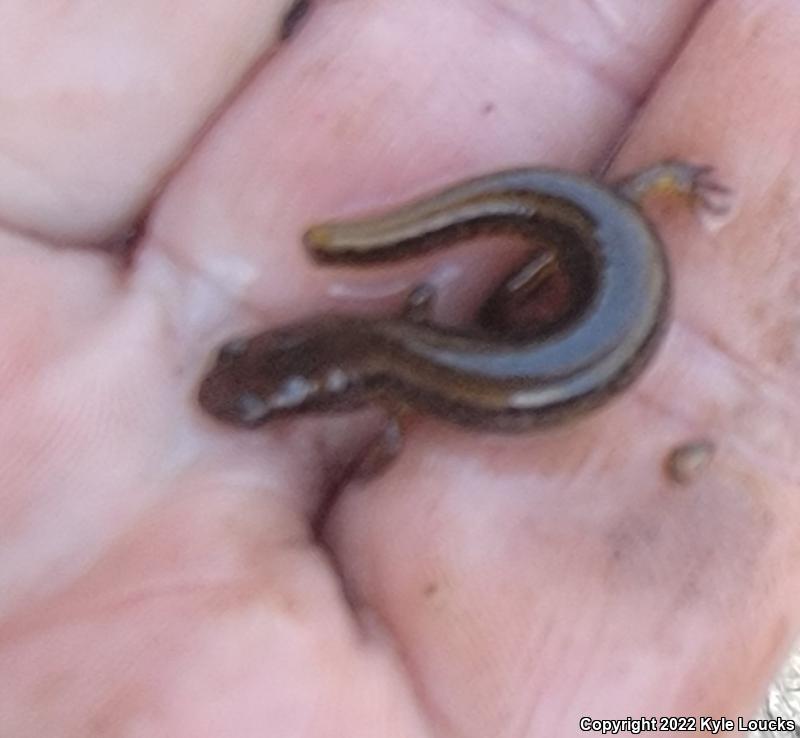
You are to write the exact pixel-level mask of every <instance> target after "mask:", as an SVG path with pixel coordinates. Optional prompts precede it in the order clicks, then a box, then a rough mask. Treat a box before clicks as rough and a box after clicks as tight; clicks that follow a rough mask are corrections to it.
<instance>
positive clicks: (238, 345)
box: [217, 338, 250, 364]
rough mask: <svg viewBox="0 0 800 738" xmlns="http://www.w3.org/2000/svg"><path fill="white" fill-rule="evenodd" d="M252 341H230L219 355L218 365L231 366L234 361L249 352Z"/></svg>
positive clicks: (243, 339)
mask: <svg viewBox="0 0 800 738" xmlns="http://www.w3.org/2000/svg"><path fill="white" fill-rule="evenodd" d="M249 345H250V341H248V340H247V339H246V338H236V339H234V340H233V341H228V343H226V344H225V345H224V346H223V347H222V348H221V349H220V350H219V353H218V354H217V363H219V364H230V363H231V362H232V361H233V360H234V359H237V358H239V357H240V356H242V355H243V354H244V352H245V351H247V347H248V346H249Z"/></svg>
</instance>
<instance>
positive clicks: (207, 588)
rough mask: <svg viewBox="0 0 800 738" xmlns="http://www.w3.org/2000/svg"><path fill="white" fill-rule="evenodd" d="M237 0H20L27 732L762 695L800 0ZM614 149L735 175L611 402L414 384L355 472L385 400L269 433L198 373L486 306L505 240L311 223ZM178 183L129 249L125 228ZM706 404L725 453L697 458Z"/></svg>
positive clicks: (248, 725) (506, 713)
mask: <svg viewBox="0 0 800 738" xmlns="http://www.w3.org/2000/svg"><path fill="white" fill-rule="evenodd" d="M198 7H199V6H198V5H197V4H196V3H191V4H190V3H188V2H181V1H178V2H174V3H169V4H164V3H161V2H156V1H155V0H149V1H145V2H135V3H134V2H117V3H111V4H107V5H106V4H97V3H84V4H81V3H60V2H51V3H36V4H32V3H28V2H25V0H14V1H13V2H7V3H5V5H4V7H3V11H2V15H3V27H4V36H5V37H7V40H6V41H4V44H3V50H2V52H0V58H1V59H2V61H1V62H0V109H2V111H3V114H2V116H1V117H0V154H1V155H0V166H2V169H3V174H2V177H0V192H2V198H1V199H0V208H1V210H0V224H2V235H0V244H2V246H1V247H0V248H2V251H1V252H0V253H2V257H3V259H4V268H3V269H2V272H0V279H1V280H2V281H3V287H2V291H0V294H3V295H4V296H5V298H6V300H7V305H6V309H5V310H3V311H2V316H1V317H0V331H2V336H3V343H4V346H5V350H4V352H3V354H2V359H0V378H1V379H2V387H3V391H2V393H0V403H2V410H0V444H2V446H1V448H2V453H0V505H2V510H1V512H0V593H2V595H1V596H0V683H2V684H3V688H2V689H0V736H14V738H29V737H30V738H33V737H34V736H35V737H36V738H39V737H40V736H44V735H49V736H59V738H73V737H76V738H77V737H78V736H80V738H90V737H92V736H126V737H131V736H170V738H181V737H182V736H187V737H189V736H191V737H192V738H198V737H202V736H216V737H220V736H236V738H248V737H249V736H259V737H260V736H264V735H270V736H272V735H274V736H281V737H282V738H294V737H297V736H303V737H304V738H323V737H324V738H327V737H328V736H350V737H351V738H357V737H358V736H365V737H366V736H370V737H372V736H386V737H387V738H391V737H392V736H403V737H404V738H412V737H413V736H453V737H456V736H457V737H459V738H461V737H465V738H466V737H471V736H476V737H477V736H480V737H481V738H483V737H485V736H514V737H515V738H517V737H521V736H573V735H578V734H579V730H578V723H577V721H578V719H579V717H580V716H583V715H587V716H593V717H597V718H622V717H625V716H628V715H632V716H639V715H667V716H669V715H685V714H693V715H714V716H721V715H726V716H730V717H735V716H737V715H749V714H750V713H751V712H752V711H753V709H754V708H755V707H756V705H757V704H758V702H759V700H760V698H761V695H762V693H763V689H764V688H765V686H766V683H767V681H768V680H769V678H770V677H771V675H772V674H773V671H774V670H775V669H776V668H777V667H778V666H779V664H780V661H781V659H782V658H783V657H784V656H785V654H786V652H787V649H788V648H789V646H790V645H791V642H792V639H793V638H794V636H795V635H796V633H797V626H798V620H799V617H798V616H800V597H799V596H798V593H800V587H799V586H798V577H800V566H798V563H799V562H800V536H798V527H799V525H800V500H799V499H798V481H800V461H799V460H800V453H798V451H800V448H799V444H798V442H797V441H796V440H795V439H796V438H798V436H799V435H800V412H799V408H798V405H797V400H796V397H797V391H798V386H797V376H798V372H797V369H798V366H800V341H798V336H800V329H799V327H798V326H799V325H800V320H799V319H798V316H800V310H799V309H798V307H797V306H798V305H799V304H800V236H798V234H800V222H799V221H798V216H797V213H798V212H800V209H798V207H797V201H798V198H800V189H799V188H798V184H797V182H798V181H799V180H800V178H798V176H797V174H796V172H798V171H800V139H798V137H797V133H796V132H797V130H798V128H800V108H798V102H797V101H798V99H800V98H798V96H797V94H796V73H795V71H794V70H796V69H797V68H798V63H800V59H799V58H798V54H800V47H798V45H797V43H796V39H797V37H798V34H800V8H798V6H797V4H796V3H793V2H790V1H789V0H783V1H782V2H781V1H778V0H775V1H771V0H765V1H764V2H760V3H752V2H749V0H726V1H725V2H717V3H708V2H700V1H699V0H696V1H693V2H690V1H689V0H675V1H674V2H670V3H640V2H638V1H637V0H627V1H626V0H618V1H617V2H612V0H602V1H600V0H595V1H594V2H589V1H588V0H586V1H584V2H578V1H577V0H573V1H570V0H567V1H566V2H565V0H541V2H534V0H528V1H527V2H523V0H500V1H498V2H487V1H485V0H483V1H481V0H461V1H460V2H457V1H456V0H445V1H444V2H438V3H435V4H431V3H429V2H417V1H416V0H403V1H402V2H390V1H389V0H385V1H384V0H377V1H376V2H359V1H358V0H339V1H335V0H328V1H326V0H318V2H317V3H316V4H315V6H314V8H313V12H312V13H311V14H310V16H309V17H308V18H307V19H306V22H305V23H304V25H303V26H302V27H301V28H300V29H299V30H298V33H297V35H296V36H295V37H294V38H292V39H291V41H290V42H288V43H287V44H283V45H280V44H276V43H275V38H276V34H277V29H278V27H279V23H280V18H281V16H282V14H283V13H284V12H285V4H284V3H278V2H266V3H265V2H254V1H253V0H235V1H234V2H230V0H225V1H224V2H223V1H222V0H216V1H215V2H210V3H204V4H203V5H202V7H203V9H202V11H200V10H198ZM167 8H168V9H167ZM623 140H624V145H621V146H620V142H621V141H623ZM617 147H619V148H617ZM611 152H615V157H614V160H613V164H612V166H611V171H612V172H614V173H617V174H622V173H627V172H630V171H633V170H635V169H636V168H637V167H639V166H641V165H644V164H649V163H652V162H654V161H656V160H658V159H663V158H666V157H681V158H686V159H690V160H693V161H698V162H701V163H710V164H713V165H714V166H715V167H716V170H717V178H718V179H719V180H720V181H722V182H724V183H725V184H727V185H728V186H730V187H731V188H732V189H733V190H734V193H735V195H734V199H733V203H732V208H731V210H730V212H729V213H728V215H727V216H725V217H724V218H717V219H709V218H706V217H702V216H701V217H694V216H692V215H691V214H690V213H687V212H686V211H685V210H682V209H680V208H669V207H668V206H666V207H665V206H661V204H660V203H656V204H655V205H656V206H657V207H655V208H652V209H651V212H652V214H653V215H654V217H655V218H656V219H657V222H658V224H659V228H660V230H661V233H662V234H663V236H664V239H665V242H666V244H667V249H668V253H669V256H670V259H671V263H672V265H673V272H674V280H675V304H674V320H673V322H672V324H671V327H670V331H669V334H668V336H667V340H666V342H665V344H664V346H663V347H662V349H661V350H660V352H659V353H658V355H657V357H656V360H655V362H654V363H653V366H652V367H651V368H650V369H649V370H648V371H647V373H646V374H645V376H644V377H643V378H642V380H641V381H640V382H638V383H637V384H636V386H635V387H634V388H633V389H632V390H630V391H628V392H626V393H625V394H624V395H623V396H622V397H621V398H620V399H619V400H617V401H616V402H614V403H613V404H612V405H610V406H608V407H607V408H605V409H603V410H602V411H600V412H598V413H596V414H594V415H592V416H590V417H588V418H586V419H583V420H580V421H579V422H574V423H571V424H569V425H567V426H564V427H561V428H558V429H555V430H552V431H548V432H544V433H535V434H530V435H524V436H516V437H505V436H504V437H499V436H492V435H489V434H476V433H467V432H463V431H460V430H458V429H456V428H451V427H448V426H446V425H444V424H442V423H439V422H435V421H432V420H429V419H425V418H415V419H413V421H412V424H411V427H410V429H409V432H408V435H407V438H406V444H405V447H404V449H403V451H402V454H401V455H400V457H399V458H398V460H397V461H396V463H395V464H394V465H393V466H392V467H391V468H390V469H389V470H387V472H386V473H385V474H383V475H382V476H380V477H377V478H374V479H371V480H369V481H367V482H363V483H353V484H347V485H342V480H343V479H344V478H345V474H346V470H347V466H348V463H349V461H350V460H352V459H353V458H354V457H356V456H357V455H358V454H359V452H360V451H361V450H362V448H363V446H364V444H365V443H366V442H367V441H368V440H369V438H370V437H371V435H372V434H373V433H374V432H375V431H376V430H377V428H378V427H379V420H380V419H379V418H378V417H376V414H374V413H367V414H361V415H358V416H352V417H339V418H322V419H310V420H304V421H302V422H296V423H288V422H284V423H281V424H278V425H276V426H275V427H271V428H268V429H265V430H263V431H261V432H246V431H237V430H235V429H231V428H227V427H222V426H219V425H217V424H215V423H214V422H212V421H211V420H210V419H208V418H207V417H205V416H204V415H203V414H202V413H201V412H199V410H198V408H197V407H196V406H195V404H194V399H193V392H194V391H195V388H196V384H197V381H198V379H199V377H200V375H201V374H202V372H203V369H204V368H205V366H206V362H207V360H208V357H209V355H210V352H211V351H212V349H213V348H214V347H215V346H217V345H218V344H219V343H220V342H221V341H223V340H225V339H227V338H228V337H229V336H231V335H232V334H236V333H242V332H246V331H250V330H254V329H259V328H261V327H265V326H267V325H276V324H279V323H281V322H284V321H286V320H289V319H292V318H294V317H298V316H300V315H307V314H310V313H312V312H314V311H319V310H331V309H335V310H342V311H344V310H359V311H364V312H380V311H389V310H393V309H396V307H397V305H398V300H399V296H400V295H401V293H402V292H403V291H404V290H405V289H406V288H407V287H408V285H411V284H414V283H415V282H418V281H420V280H421V279H422V278H423V277H425V276H428V277H431V275H432V279H433V281H434V282H436V283H437V284H439V286H440V287H441V288H442V293H443V294H442V298H441V300H440V301H439V302H438V304H437V311H438V312H437V316H438V318H437V319H442V320H450V319H458V317H459V316H462V315H464V314H466V311H467V310H468V308H469V307H470V306H474V304H475V301H476V299H477V298H476V297H475V296H476V295H478V294H479V293H481V290H485V289H487V288H490V287H491V285H492V284H494V283H495V282H493V281H492V280H493V279H495V281H496V277H497V276H499V275H500V274H501V273H502V271H503V267H504V264H503V263H502V260H501V259H498V257H496V256H492V254H491V253H490V252H491V251H492V249H490V248H489V247H488V246H487V245H486V244H485V243H484V244H481V243H476V244H473V245H469V246H467V247H465V248H464V249H461V250H453V251H449V252H447V253H444V254H439V255H435V256H431V257H427V258H425V259H421V260H419V262H414V263H411V262H408V263H404V264H398V265H393V266H389V267H386V268H377V267H376V268H373V269H372V270H368V271H362V272H354V271H336V270H330V269H328V270H323V269H320V268H318V267H314V266H313V265H311V264H309V263H308V262H307V261H306V260H305V258H304V255H303V253H302V250H301V247H300V233H301V232H302V230H303V229H304V228H305V227H306V226H307V225H309V224H310V223H311V222H314V221H317V220H320V219H329V218H331V217H335V216H345V215H352V214H355V213H362V212H365V211H366V210H368V209H372V208H375V207H379V206H385V205H389V204H392V203H397V202H399V201H401V200H403V199H407V198H408V197H409V196H412V195H415V194H419V193H421V192H423V191H429V190H430V189H432V188H434V187H435V186H438V185H441V184H445V183H449V182H452V181H455V180H457V179H460V178H462V177H466V176H469V175H472V174H477V173H481V172H487V171H491V170H494V169H498V168H501V167H507V166H517V165H526V164H529V165H535V164H541V163H547V164H551V165H558V166H563V167H566V168H570V169H575V170H581V171H591V170H593V169H597V168H598V167H600V166H601V165H602V164H603V163H604V162H606V161H607V160H608V157H609V156H610V154H611ZM148 204H150V205H151V206H152V207H151V208H150V209H149V210H147V213H148V216H149V218H148V220H147V224H146V228H145V229H144V231H143V233H142V235H141V237H140V239H139V240H138V242H137V244H136V256H135V259H134V260H133V263H132V264H130V265H128V266H120V264H119V261H118V260H115V259H114V258H112V257H111V256H109V254H108V252H107V251H104V250H103V249H102V248H101V247H100V246H98V244H104V243H110V242H114V241H115V239H117V240H118V236H119V234H121V233H124V232H125V231H126V229H127V228H128V227H129V226H130V224H131V223H133V222H134V221H135V220H136V217H137V215H138V214H139V213H140V212H141V211H142V210H143V208H145V206H147V205H148ZM79 247H82V248H79ZM697 439H710V440H712V441H713V442H714V444H715V448H716V451H715V454H714V455H713V457H712V459H711V462H710V463H709V465H708V466H707V467H706V468H705V469H703V470H702V471H701V472H700V473H699V474H697V475H696V477H695V478H694V479H692V480H690V481H689V482H688V483H685V484H677V483H675V482H674V481H670V480H669V479H668V478H667V476H666V475H665V474H664V471H663V466H662V465H663V460H664V458H665V457H667V456H668V454H669V452H670V451H671V449H673V448H675V446H677V445H679V444H681V443H685V442H688V441H693V440H697ZM332 491H336V493H337V495H336V497H335V498H331V497H330V495H331V494H332ZM331 499H332V501H330V500H331ZM328 501H330V502H328ZM321 509H324V510H325V514H324V516H322V517H321V516H320V510H321Z"/></svg>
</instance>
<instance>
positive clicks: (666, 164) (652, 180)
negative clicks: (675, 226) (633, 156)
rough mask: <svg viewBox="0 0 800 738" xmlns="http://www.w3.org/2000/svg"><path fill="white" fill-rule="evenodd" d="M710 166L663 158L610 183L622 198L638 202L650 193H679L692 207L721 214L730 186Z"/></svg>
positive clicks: (728, 203)
mask: <svg viewBox="0 0 800 738" xmlns="http://www.w3.org/2000/svg"><path fill="white" fill-rule="evenodd" d="M713 171H714V170H713V168H712V167H710V166H707V165H702V164H691V163H689V162H686V161H677V160H671V161H663V162H660V163H658V164H654V165H653V166H650V167H647V169H643V170H642V171H640V172H637V173H635V174H632V175H630V176H628V177H625V178H624V179H621V180H619V181H617V182H615V183H613V185H612V187H613V188H614V189H615V190H616V191H617V192H618V193H619V194H620V195H621V196H622V197H624V198H626V199H627V200H630V201H631V202H633V203H635V204H636V205H640V204H641V203H642V201H643V200H644V198H645V197H648V196H649V195H651V194H658V195H661V194H667V195H678V196H679V197H681V198H682V199H684V200H685V201H687V202H688V203H689V204H690V205H691V206H692V207H693V208H695V209H698V210H705V211H707V212H709V213H713V214H723V213H726V212H727V211H728V209H729V208H730V195H731V190H730V189H729V188H728V187H726V186H725V185H723V184H720V183H719V182H718V181H717V180H715V179H714V177H713Z"/></svg>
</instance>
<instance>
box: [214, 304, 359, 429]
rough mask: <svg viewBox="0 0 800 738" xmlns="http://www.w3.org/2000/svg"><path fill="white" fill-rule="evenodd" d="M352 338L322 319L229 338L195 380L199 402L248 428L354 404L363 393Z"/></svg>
mask: <svg viewBox="0 0 800 738" xmlns="http://www.w3.org/2000/svg"><path fill="white" fill-rule="evenodd" d="M347 337H349V338H347ZM352 337H353V333H352V330H351V328H350V327H349V326H346V325H333V324H330V322H329V321H325V320H324V319H322V320H315V321H309V322H304V323H298V324H295V325H293V326H289V327H286V328H280V329H276V330H271V331H265V332H264V333H259V334H257V335H255V336H252V337H249V338H237V339H234V340H232V341H229V342H228V343H226V344H225V345H223V346H222V347H221V348H220V349H219V351H218V353H217V357H216V361H215V362H214V365H213V366H212V368H211V370H210V371H209V372H208V373H207V374H206V375H205V377H204V378H203V380H202V382H201V384H200V389H199V392H198V401H199V403H200V406H201V407H202V408H203V409H204V410H205V411H206V412H208V413H210V414H211V415H213V416H214V417H215V418H217V419H219V420H222V421H224V422H227V423H231V424H233V425H241V426H246V427H251V428H252V427H257V426H260V425H263V424H264V423H267V422H268V421H270V420H273V419H275V418H279V417H285V416H289V415H297V414H300V413H309V412H325V411H336V410H350V409H355V408H356V407H358V406H359V405H361V404H363V403H364V402H365V401H366V398H365V397H364V392H363V386H362V383H361V382H360V379H359V377H360V375H359V372H358V371H357V364H358V354H359V352H358V350H357V349H358V347H357V345H356V344H355V343H354V342H353V340H352Z"/></svg>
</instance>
